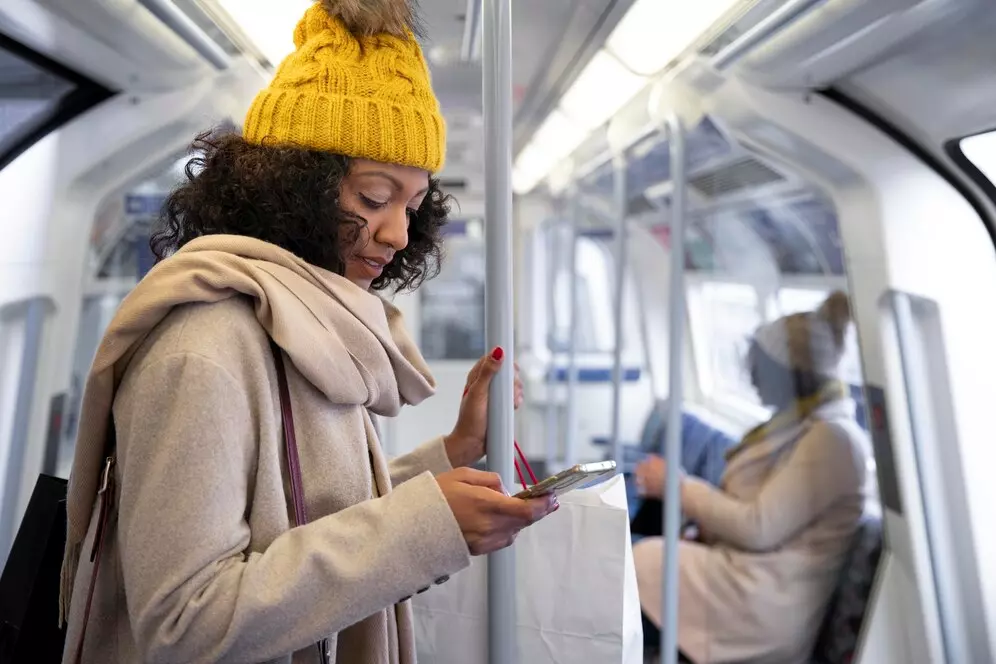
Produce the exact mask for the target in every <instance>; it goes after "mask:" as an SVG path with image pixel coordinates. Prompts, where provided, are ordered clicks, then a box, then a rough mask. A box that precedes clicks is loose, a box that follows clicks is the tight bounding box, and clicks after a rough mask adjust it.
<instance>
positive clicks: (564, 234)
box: [543, 224, 614, 353]
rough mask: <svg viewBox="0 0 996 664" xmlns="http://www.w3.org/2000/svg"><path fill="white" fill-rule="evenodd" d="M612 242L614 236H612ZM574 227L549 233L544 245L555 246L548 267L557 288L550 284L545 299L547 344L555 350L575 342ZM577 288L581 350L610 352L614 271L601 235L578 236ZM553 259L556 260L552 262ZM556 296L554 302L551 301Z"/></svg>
mask: <svg viewBox="0 0 996 664" xmlns="http://www.w3.org/2000/svg"><path fill="white" fill-rule="evenodd" d="M608 241H609V242H611V241H612V240H611V236H610V237H609V240H608ZM569 243H570V228H569V227H568V226H567V225H566V224H565V225H562V226H558V227H557V228H555V229H548V230H547V232H546V233H545V238H544V246H545V247H547V248H552V249H554V252H553V254H552V256H553V258H552V259H551V258H550V256H551V254H550V253H549V252H544V256H545V257H546V260H547V261H548V264H547V266H546V267H547V269H549V270H551V271H550V272H549V274H550V276H551V277H552V279H553V288H552V289H550V288H549V287H548V288H546V291H547V292H546V293H545V297H544V301H545V304H546V307H545V309H544V312H543V313H544V314H545V317H547V318H549V317H550V316H551V315H552V317H553V318H552V320H548V321H547V328H546V335H547V346H548V348H549V349H550V350H552V351H553V352H558V353H559V352H566V351H567V349H568V348H569V347H570V342H571V319H570V305H571V281H572V275H571V266H570V245H569ZM576 252H577V257H576V260H577V274H576V277H574V278H576V279H577V289H578V293H577V295H578V311H577V316H576V325H577V339H576V341H577V351H578V352H582V353H608V352H611V351H612V348H613V334H614V329H613V324H612V306H611V302H612V299H611V298H612V293H613V292H614V286H613V281H614V274H613V272H612V270H611V269H610V268H611V264H610V254H609V251H608V248H607V247H606V246H605V244H604V241H603V239H602V238H601V237H597V238H596V237H586V236H584V235H579V236H578V238H577V246H576ZM549 261H552V262H549ZM551 298H552V302H551Z"/></svg>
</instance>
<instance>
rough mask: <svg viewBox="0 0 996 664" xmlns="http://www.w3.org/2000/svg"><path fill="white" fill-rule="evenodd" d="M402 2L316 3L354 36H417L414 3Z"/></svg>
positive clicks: (345, 0)
mask: <svg viewBox="0 0 996 664" xmlns="http://www.w3.org/2000/svg"><path fill="white" fill-rule="evenodd" d="M413 2H414V0H412V2H406V0H320V4H321V6H322V8H323V9H324V10H325V11H326V13H328V15H329V16H337V17H339V18H340V19H341V20H342V22H343V24H345V26H346V28H347V29H348V30H349V31H350V32H352V33H353V34H354V35H356V36H358V37H372V36H374V35H379V34H388V35H394V36H395V37H405V36H407V35H408V33H409V32H411V33H413V34H415V35H419V34H421V29H420V28H421V26H420V25H419V23H418V11H417V9H416V8H417V4H413Z"/></svg>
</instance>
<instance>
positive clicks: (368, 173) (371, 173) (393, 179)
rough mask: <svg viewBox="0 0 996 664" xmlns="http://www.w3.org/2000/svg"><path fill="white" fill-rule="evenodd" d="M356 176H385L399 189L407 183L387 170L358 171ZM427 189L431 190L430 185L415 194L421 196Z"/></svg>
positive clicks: (401, 189)
mask: <svg viewBox="0 0 996 664" xmlns="http://www.w3.org/2000/svg"><path fill="white" fill-rule="evenodd" d="M356 176H357V177H378V178H384V179H385V180H387V181H388V182H390V183H391V184H392V185H393V186H394V188H395V189H397V190H398V191H404V189H405V185H404V183H402V182H401V180H399V179H398V178H396V177H394V176H393V175H391V174H390V173H387V172H385V171H364V172H362V173H357V174H356ZM427 191H429V187H425V188H423V189H421V190H420V191H419V192H418V193H417V194H415V196H421V195H422V194H424V193H426V192H427ZM415 196H412V198H414V197H415Z"/></svg>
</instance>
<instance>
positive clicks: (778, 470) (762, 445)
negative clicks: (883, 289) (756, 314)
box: [633, 293, 870, 664]
mask: <svg viewBox="0 0 996 664" xmlns="http://www.w3.org/2000/svg"><path fill="white" fill-rule="evenodd" d="M850 320H851V315H850V307H849V304H848V300H847V297H846V296H845V295H844V294H843V293H834V294H833V295H831V296H830V297H829V298H828V299H827V301H826V302H825V303H824V304H823V305H822V306H821V307H820V309H819V310H818V311H816V312H811V313H799V314H793V315H791V316H787V317H785V318H782V319H780V320H778V321H775V322H774V323H771V324H769V325H765V326H762V327H761V328H760V329H759V330H758V331H757V332H756V334H755V336H754V339H753V343H752V345H751V349H750V353H749V358H748V361H749V363H750V370H751V379H752V381H753V383H754V386H755V388H756V389H757V391H758V394H759V395H760V397H761V399H762V400H763V401H764V403H766V404H768V405H770V406H772V407H774V408H775V410H776V413H775V415H774V416H773V417H772V418H771V419H770V420H769V421H767V422H766V423H764V424H762V425H761V426H758V427H757V428H755V429H753V430H752V431H750V432H749V433H748V434H747V435H746V436H744V438H743V440H742V441H741V443H740V444H739V445H738V446H736V447H734V448H733V449H731V450H730V451H729V453H728V454H727V467H726V472H725V473H724V474H723V479H722V482H721V483H720V487H719V488H717V487H715V486H713V485H711V484H709V483H708V482H704V481H702V480H700V479H697V478H693V477H689V476H688V475H684V476H683V477H682V480H681V488H680V491H681V500H682V510H683V512H684V514H685V516H686V517H687V518H689V519H692V520H694V521H696V522H697V523H698V525H699V528H700V530H701V541H700V542H688V541H682V542H680V543H679V545H678V547H679V548H678V556H679V558H678V569H679V611H678V614H679V615H678V643H679V647H680V648H681V650H682V652H683V653H684V654H685V655H687V656H688V657H689V659H691V660H692V661H693V662H696V663H697V664H705V663H706V662H708V663H713V662H771V663H772V664H775V663H777V664H791V663H793V662H808V661H809V658H810V655H811V653H812V648H813V643H814V640H815V638H816V634H817V632H818V630H819V627H820V624H821V621H822V619H823V615H824V613H825V611H826V608H827V603H828V602H829V600H830V597H831V594H832V592H833V590H834V587H835V585H836V583H837V580H838V574H839V571H840V568H841V566H842V565H843V563H844V561H845V559H846V555H847V551H848V548H849V546H850V543H851V541H852V537H853V535H854V533H855V531H856V529H857V528H858V525H859V522H860V519H861V516H862V513H863V510H864V504H865V499H866V496H867V486H866V477H865V474H866V465H865V464H866V459H867V455H868V454H869V453H870V445H869V443H868V440H867V438H866V436H865V433H864V432H863V431H862V430H861V428H860V427H859V426H858V425H857V423H856V422H855V420H854V403H853V401H851V400H850V398H849V396H848V394H849V393H848V390H847V387H846V386H845V385H843V384H842V383H841V382H839V381H838V380H837V371H838V365H839V363H840V360H841V356H842V354H843V352H844V340H845V336H846V333H847V329H848V325H849V323H850ZM636 475H637V480H638V483H639V485H640V486H641V488H642V490H643V491H644V492H645V493H646V494H647V495H654V496H660V495H662V494H663V491H664V479H665V462H664V461H663V460H662V459H660V458H659V457H655V458H652V459H649V460H647V461H645V462H644V463H643V464H641V465H640V467H638V469H637V472H636ZM663 546H664V543H663V541H662V540H661V538H652V539H645V540H643V541H641V542H639V543H638V544H636V545H635V546H634V548H633V554H634V558H635V563H636V573H637V579H638V582H639V589H640V603H641V604H642V606H643V610H644V612H645V614H646V615H647V616H648V617H649V618H650V620H651V621H652V622H653V623H654V624H655V625H658V626H659V625H660V623H661V582H662V561H663Z"/></svg>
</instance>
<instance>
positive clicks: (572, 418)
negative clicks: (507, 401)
mask: <svg viewBox="0 0 996 664" xmlns="http://www.w3.org/2000/svg"><path fill="white" fill-rule="evenodd" d="M572 192H573V194H574V204H573V206H572V209H571V213H570V223H569V224H568V233H569V240H568V241H569V242H570V244H569V245H568V251H567V260H568V263H569V265H570V272H568V274H569V275H570V278H571V281H570V292H571V294H570V299H571V308H570V312H571V313H570V317H569V319H568V320H569V321H570V326H571V327H570V345H569V346H568V347H567V425H566V429H567V435H566V436H565V440H564V465H565V466H566V467H568V468H570V467H571V466H573V465H574V464H575V463H577V454H576V450H577V437H578V407H577V402H578V400H577V394H578V358H577V353H578V349H577V346H578V295H579V289H578V227H579V225H580V223H581V209H582V206H581V196H580V191H578V189H577V188H573V189H572Z"/></svg>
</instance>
